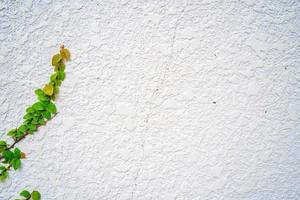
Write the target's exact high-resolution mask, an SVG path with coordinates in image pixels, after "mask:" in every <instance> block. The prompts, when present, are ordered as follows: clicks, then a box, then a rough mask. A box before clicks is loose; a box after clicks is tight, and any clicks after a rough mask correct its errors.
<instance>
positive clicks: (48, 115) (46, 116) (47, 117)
mask: <svg viewBox="0 0 300 200" xmlns="http://www.w3.org/2000/svg"><path fill="white" fill-rule="evenodd" d="M42 115H43V117H44V118H46V119H48V120H49V119H51V113H50V112H48V111H44V112H43V113H42Z"/></svg>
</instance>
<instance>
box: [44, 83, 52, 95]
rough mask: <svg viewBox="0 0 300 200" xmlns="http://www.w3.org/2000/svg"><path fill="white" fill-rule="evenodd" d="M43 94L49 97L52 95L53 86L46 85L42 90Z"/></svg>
mask: <svg viewBox="0 0 300 200" xmlns="http://www.w3.org/2000/svg"><path fill="white" fill-rule="evenodd" d="M43 91H44V93H45V94H47V95H49V96H51V95H52V94H53V86H52V85H49V84H46V85H45V87H44V89H43Z"/></svg>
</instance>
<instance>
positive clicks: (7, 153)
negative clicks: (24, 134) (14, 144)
mask: <svg viewBox="0 0 300 200" xmlns="http://www.w3.org/2000/svg"><path fill="white" fill-rule="evenodd" d="M2 156H3V158H4V159H5V161H6V162H9V161H11V160H12V159H13V158H14V153H13V152H12V151H10V150H5V151H3V153H2Z"/></svg>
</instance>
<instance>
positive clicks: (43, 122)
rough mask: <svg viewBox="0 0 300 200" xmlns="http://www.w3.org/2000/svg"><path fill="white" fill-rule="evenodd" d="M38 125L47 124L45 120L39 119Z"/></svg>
mask: <svg viewBox="0 0 300 200" xmlns="http://www.w3.org/2000/svg"><path fill="white" fill-rule="evenodd" d="M38 123H39V124H40V125H45V123H46V122H45V120H44V119H39V121H38Z"/></svg>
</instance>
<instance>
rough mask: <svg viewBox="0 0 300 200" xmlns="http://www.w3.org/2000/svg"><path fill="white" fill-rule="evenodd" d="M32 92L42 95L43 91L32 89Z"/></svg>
mask: <svg viewBox="0 0 300 200" xmlns="http://www.w3.org/2000/svg"><path fill="white" fill-rule="evenodd" d="M34 93H35V94H36V95H37V96H40V95H44V92H43V90H41V89H36V90H35V91H34Z"/></svg>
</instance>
